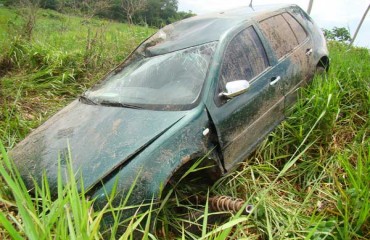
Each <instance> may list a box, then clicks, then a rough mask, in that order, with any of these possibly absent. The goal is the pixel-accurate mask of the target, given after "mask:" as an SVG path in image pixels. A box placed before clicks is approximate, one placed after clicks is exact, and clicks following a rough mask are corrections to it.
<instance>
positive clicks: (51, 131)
mask: <svg viewBox="0 0 370 240" xmlns="http://www.w3.org/2000/svg"><path fill="white" fill-rule="evenodd" d="M186 113H187V112H186V111H176V112H172V111H150V110H142V109H128V108H120V107H107V106H100V105H87V104H83V103H80V102H78V101H77V100H76V101H74V102H72V103H71V104H70V105H68V106H67V107H66V108H64V109H62V110H61V111H60V112H59V113H57V114H56V115H54V116H53V117H52V118H50V119H49V120H48V121H46V122H45V123H44V124H43V125H41V126H40V127H39V128H37V129H36V130H35V131H33V132H32V133H31V134H30V135H29V136H28V137H27V138H26V139H24V140H23V141H22V142H20V143H19V144H18V145H17V146H16V147H15V148H14V149H13V150H12V151H11V153H10V156H11V157H12V159H13V160H14V162H15V164H16V165H17V167H18V169H19V171H20V173H21V176H22V177H23V179H24V181H25V182H26V185H27V186H28V187H32V186H33V180H32V179H35V180H36V181H37V182H38V183H40V182H41V179H42V175H43V174H44V173H45V174H46V176H47V178H48V181H49V185H50V186H51V187H52V188H54V187H56V186H57V184H56V183H57V182H56V181H57V176H58V174H57V173H58V158H59V159H60V164H61V168H62V169H61V170H62V173H64V172H66V171H65V170H66V169H67V161H66V159H68V154H69V153H71V162H72V167H73V170H74V172H77V176H76V178H77V179H78V180H80V179H82V180H83V184H84V187H85V188H89V187H92V186H94V185H95V184H96V183H98V182H99V181H100V180H101V179H102V178H104V177H105V176H107V175H109V174H110V173H111V172H112V171H114V170H115V169H117V168H119V167H121V166H122V164H124V163H125V162H126V161H128V160H129V159H130V158H132V157H133V156H134V155H135V154H137V153H139V152H140V151H141V150H142V149H144V148H145V147H146V146H147V145H149V144H150V143H151V142H152V141H154V140H155V139H156V138H158V137H159V136H160V135H162V134H163V133H164V132H165V131H167V130H168V129H169V128H170V127H171V126H172V125H174V124H175V123H176V122H177V121H179V120H180V119H181V118H182V117H183V116H185V115H186ZM69 150H70V151H69ZM80 174H81V175H80ZM80 176H82V178H80ZM64 178H65V176H64Z"/></svg>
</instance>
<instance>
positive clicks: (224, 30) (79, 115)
mask: <svg viewBox="0 0 370 240" xmlns="http://www.w3.org/2000/svg"><path fill="white" fill-rule="evenodd" d="M328 68H329V57H328V50H327V47H326V42H325V38H324V36H323V34H322V32H321V30H320V29H319V28H318V27H317V25H316V24H315V23H314V22H313V20H312V19H311V17H310V16H308V15H307V14H306V13H305V12H304V11H303V10H302V9H301V8H299V7H298V6H296V5H278V6H276V5H274V6H271V5H270V6H260V7H257V6H256V7H253V8H251V7H243V8H239V9H234V10H229V11H224V12H219V13H212V14H208V15H202V16H195V17H192V18H189V19H185V20H182V21H179V22H176V23H173V24H171V25H168V26H166V27H164V28H162V29H160V30H159V31H158V32H157V33H156V34H154V35H153V36H151V37H150V38H148V39H147V40H146V41H144V42H143V43H142V44H140V46H139V47H138V48H137V49H136V50H135V51H134V52H133V53H132V54H131V55H130V56H129V57H128V58H127V59H126V60H125V61H124V62H123V63H122V64H121V65H119V66H118V67H117V68H115V69H114V70H112V71H111V72H110V73H108V74H107V75H106V76H105V77H104V78H103V79H102V81H100V82H99V83H98V84H97V85H95V86H94V87H92V88H91V89H89V90H88V91H87V92H85V93H84V94H83V95H82V96H80V97H79V98H78V99H76V100H75V101H73V102H72V103H70V104H69V105H68V106H67V107H65V108H64V109H62V110H61V111H59V112H58V113H57V114H55V115H54V116H53V117H51V118H50V119H49V120H47V121H46V122H45V123H44V124H42V125H41V126H40V127H39V128H37V129H36V130H34V131H33V132H32V133H31V134H30V135H29V136H28V137H26V138H25V139H24V140H23V141H21V142H20V143H19V144H18V145H17V146H16V147H15V148H14V149H13V150H12V151H11V154H10V155H11V157H12V158H13V160H14V162H15V164H16V165H17V167H18V169H19V171H20V174H21V176H22V177H23V179H24V181H25V183H26V185H27V186H28V187H29V188H30V189H31V188H32V187H33V184H34V181H33V180H35V181H36V182H39V183H40V182H41V181H42V177H43V174H44V173H46V177H47V179H48V181H49V185H50V187H51V189H52V190H51V193H52V194H55V195H56V194H57V191H56V188H57V179H58V159H59V162H60V164H59V165H60V168H61V169H62V172H64V171H63V170H64V169H65V168H67V160H68V154H69V151H70V154H71V156H72V159H71V164H72V166H73V169H74V170H75V171H76V172H78V174H81V176H82V177H81V179H79V178H78V181H83V185H84V188H85V190H86V194H87V195H89V196H91V197H93V198H95V199H96V200H95V203H96V204H95V205H96V206H104V204H105V203H106V201H107V200H106V196H107V194H109V193H110V192H111V191H112V189H113V188H115V187H116V188H117V189H118V193H117V197H116V200H115V202H114V204H116V205H119V204H120V202H121V200H122V198H125V194H126V193H127V191H128V189H130V188H131V186H132V185H133V183H135V188H134V189H133V192H132V194H131V198H130V201H129V202H130V204H139V203H142V202H143V201H144V202H145V201H147V200H150V199H152V198H159V195H160V190H161V189H162V188H163V187H164V186H168V185H169V184H170V183H171V182H173V181H176V177H175V176H178V174H179V173H181V172H184V171H186V169H187V168H189V166H190V165H191V164H192V163H193V162H194V161H197V159H199V158H204V164H205V166H209V168H206V170H207V171H205V172H204V173H203V174H201V176H200V177H201V178H200V181H202V182H207V183H208V182H212V181H214V180H216V179H217V178H219V177H221V176H222V175H224V174H226V173H228V172H230V171H232V170H233V169H234V168H235V167H236V166H237V163H239V162H241V161H243V160H245V159H246V157H247V156H248V155H249V154H251V153H252V151H253V150H254V149H255V148H256V147H257V146H258V144H259V143H260V142H261V141H262V140H263V139H264V138H265V137H266V136H267V134H268V133H270V132H271V131H272V130H273V129H274V128H275V127H276V126H277V125H278V124H279V123H280V122H281V121H282V120H283V119H284V118H285V113H286V111H285V110H286V109H287V108H289V107H290V106H291V105H292V104H293V103H294V102H295V101H296V99H297V90H298V89H299V88H300V87H302V86H304V85H305V84H306V83H307V82H309V81H310V80H311V79H312V78H313V76H314V74H315V72H316V71H323V70H327V69H328ZM205 156H206V157H205ZM78 176H80V175H78ZM79 186H80V184H79Z"/></svg>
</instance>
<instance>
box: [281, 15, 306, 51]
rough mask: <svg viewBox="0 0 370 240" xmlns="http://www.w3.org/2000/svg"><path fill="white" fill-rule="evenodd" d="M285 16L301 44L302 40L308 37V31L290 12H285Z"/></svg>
mask: <svg viewBox="0 0 370 240" xmlns="http://www.w3.org/2000/svg"><path fill="white" fill-rule="evenodd" d="M283 17H284V18H285V20H286V21H287V22H288V24H289V25H290V27H291V28H292V30H293V32H294V35H295V36H296V38H297V41H298V43H299V44H300V43H301V42H303V41H304V40H305V39H306V38H307V33H306V31H305V30H304V29H303V27H302V26H301V24H299V22H297V20H295V19H294V18H293V17H292V16H291V15H290V14H289V13H283Z"/></svg>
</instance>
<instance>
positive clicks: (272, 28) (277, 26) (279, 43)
mask: <svg viewBox="0 0 370 240" xmlns="http://www.w3.org/2000/svg"><path fill="white" fill-rule="evenodd" d="M260 27H261V30H262V33H263V34H264V35H265V36H266V38H267V39H268V40H269V42H270V44H271V47H272V49H273V50H274V52H275V53H276V56H277V58H278V59H280V58H282V57H283V56H284V55H286V54H288V53H289V52H290V51H292V50H293V48H294V47H296V46H297V45H298V40H297V38H296V36H295V34H294V33H293V31H292V29H291V27H290V26H289V24H288V22H287V21H285V19H284V17H283V16H282V15H276V16H273V17H270V18H267V19H265V20H263V21H261V22H260Z"/></svg>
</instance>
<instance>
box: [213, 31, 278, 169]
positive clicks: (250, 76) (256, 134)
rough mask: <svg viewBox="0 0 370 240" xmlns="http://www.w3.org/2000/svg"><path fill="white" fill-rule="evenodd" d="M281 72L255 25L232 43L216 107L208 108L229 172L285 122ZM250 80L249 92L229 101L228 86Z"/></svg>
mask: <svg viewBox="0 0 370 240" xmlns="http://www.w3.org/2000/svg"><path fill="white" fill-rule="evenodd" d="M278 77H279V73H278V70H277V69H276V68H273V67H271V66H270V62H269V58H268V56H267V54H266V51H265V48H264V46H263V44H262V41H261V39H260V37H259V35H258V33H257V32H256V30H255V28H254V27H253V26H250V27H248V28H246V29H244V30H242V31H241V32H239V33H238V34H236V35H235V37H234V38H233V39H232V40H231V41H230V42H229V44H228V45H227V47H226V50H225V52H224V55H223V60H222V63H221V68H220V73H219V77H218V87H217V89H216V92H215V95H214V104H215V105H214V106H212V107H210V106H208V109H209V112H210V115H211V117H212V120H213V122H214V124H215V127H216V130H217V134H218V137H219V142H220V145H221V149H222V152H223V158H224V163H225V167H226V169H227V170H229V169H230V168H231V167H232V166H233V165H234V164H235V162H238V161H241V160H244V159H243V158H244V157H245V156H246V155H247V154H248V153H250V151H251V150H252V149H253V148H254V147H255V146H256V145H257V144H258V143H259V142H260V140H262V139H263V137H264V136H266V133H268V132H269V131H270V130H271V129H272V128H274V127H275V126H276V124H277V123H279V122H280V121H281V120H282V119H283V108H284V94H283V85H282V82H281V81H279V80H280V78H278ZM235 80H247V81H248V82H249V84H250V87H249V89H248V91H247V92H245V93H243V94H241V95H239V96H236V97H234V98H232V99H227V98H225V97H224V96H220V93H221V92H223V91H225V85H226V83H228V82H232V81H235Z"/></svg>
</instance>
